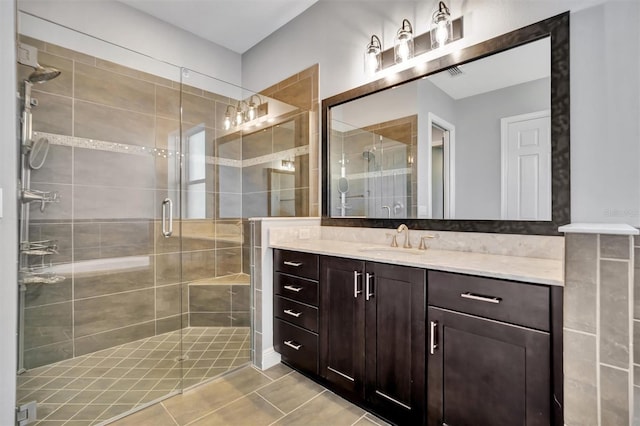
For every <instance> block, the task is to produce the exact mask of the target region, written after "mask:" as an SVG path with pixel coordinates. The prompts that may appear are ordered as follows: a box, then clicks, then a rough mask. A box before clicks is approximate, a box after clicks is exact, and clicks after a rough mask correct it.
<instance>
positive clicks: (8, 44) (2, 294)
mask: <svg viewBox="0 0 640 426" xmlns="http://www.w3.org/2000/svg"><path fill="white" fill-rule="evenodd" d="M14 34H15V4H14V3H13V2H11V1H0V52H1V54H0V77H1V78H0V188H2V190H3V206H2V210H0V212H1V216H2V218H0V342H2V350H0V383H2V386H0V424H1V425H12V424H14V419H15V411H14V407H15V400H16V389H15V385H14V384H15V382H16V351H17V347H16V330H17V329H16V322H17V321H16V316H17V300H18V284H17V283H18V277H17V247H18V235H17V232H18V231H17V230H18V219H17V210H18V208H17V201H16V200H17V197H16V188H17V187H18V183H17V180H16V176H17V174H16V173H17V172H16V164H17V158H18V157H17V155H18V153H17V146H18V144H17V142H16V135H17V133H16V125H17V122H16V89H15V87H16V86H15V84H16V83H15V82H16V74H15V70H16V65H15V64H16V56H15V37H14Z"/></svg>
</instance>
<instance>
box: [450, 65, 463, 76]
mask: <svg viewBox="0 0 640 426" xmlns="http://www.w3.org/2000/svg"><path fill="white" fill-rule="evenodd" d="M447 71H449V75H451V77H457V76H459V75H462V70H461V69H460V67H458V66H457V65H454V66H452V67H449V68H447Z"/></svg>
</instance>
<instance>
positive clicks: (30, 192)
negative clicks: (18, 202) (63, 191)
mask: <svg viewBox="0 0 640 426" xmlns="http://www.w3.org/2000/svg"><path fill="white" fill-rule="evenodd" d="M21 199H22V202H23V203H31V202H34V201H35V202H38V203H40V211H41V212H44V208H45V207H46V205H47V204H48V203H57V202H59V201H60V197H59V196H58V192H57V191H51V192H45V191H38V190H35V189H25V190H24V191H22V194H21Z"/></svg>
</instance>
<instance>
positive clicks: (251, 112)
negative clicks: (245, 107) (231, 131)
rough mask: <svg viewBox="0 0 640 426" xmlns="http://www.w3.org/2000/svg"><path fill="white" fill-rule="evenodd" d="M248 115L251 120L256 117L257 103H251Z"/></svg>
mask: <svg viewBox="0 0 640 426" xmlns="http://www.w3.org/2000/svg"><path fill="white" fill-rule="evenodd" d="M248 116H249V121H251V120H253V119H254V118H256V106H255V104H251V105H249V112H248Z"/></svg>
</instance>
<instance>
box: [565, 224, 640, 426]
mask: <svg viewBox="0 0 640 426" xmlns="http://www.w3.org/2000/svg"><path fill="white" fill-rule="evenodd" d="M637 241H638V240H637V239H636V240H635V243H636V245H637ZM565 247H566V252H565V287H564V375H565V378H564V397H565V418H564V420H565V424H567V425H568V426H573V425H580V426H585V425H599V424H602V425H629V424H638V423H631V420H630V419H631V416H632V413H633V406H632V405H631V404H630V401H631V400H633V396H635V399H636V401H637V400H638V398H640V392H638V390H639V389H640V387H638V386H640V381H639V380H638V374H637V371H638V368H639V367H640V365H639V361H638V360H639V359H640V355H638V350H637V349H635V354H633V353H632V351H631V349H632V346H633V347H635V348H638V347H640V346H639V345H640V337H638V332H639V331H638V330H640V314H639V309H638V302H637V295H638V294H639V293H638V292H639V291H640V288H639V286H638V278H637V276H638V274H637V273H638V262H639V259H638V248H637V247H635V249H634V238H633V237H632V236H627V235H597V234H567V235H566V239H565ZM634 264H635V270H634ZM634 272H635V273H634ZM634 275H635V284H634ZM634 286H635V294H636V301H635V302H634V301H633V300H631V295H632V294H634V288H633V287H634ZM634 305H635V308H634ZM634 370H635V379H634ZM633 385H637V386H633ZM631 392H634V394H635V395H630V393H631ZM636 407H638V403H637V402H636ZM636 416H637V410H636Z"/></svg>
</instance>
